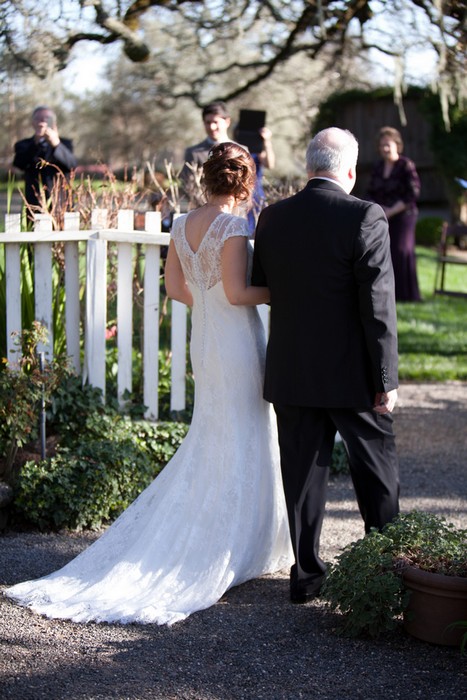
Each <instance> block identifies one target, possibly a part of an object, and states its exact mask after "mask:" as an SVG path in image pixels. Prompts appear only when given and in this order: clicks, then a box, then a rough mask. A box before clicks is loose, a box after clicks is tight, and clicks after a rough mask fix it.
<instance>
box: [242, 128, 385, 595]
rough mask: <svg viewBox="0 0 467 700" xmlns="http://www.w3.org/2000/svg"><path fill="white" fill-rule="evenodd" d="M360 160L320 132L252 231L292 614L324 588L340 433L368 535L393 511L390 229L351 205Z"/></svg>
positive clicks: (348, 146) (353, 146) (345, 142)
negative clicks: (266, 320) (267, 306)
mask: <svg viewBox="0 0 467 700" xmlns="http://www.w3.org/2000/svg"><path fill="white" fill-rule="evenodd" d="M357 156H358V144H357V141H356V139H355V137H354V136H353V135H352V134H351V133H350V132H348V131H343V130H341V129H337V128H329V129H325V130H323V131H321V132H319V133H318V134H317V135H316V136H315V137H314V138H313V139H312V141H311V142H310V144H309V146H308V149H307V170H308V174H309V177H310V180H309V181H308V183H307V185H306V187H305V188H304V189H303V190H301V191H300V192H298V193H297V194H296V195H294V196H292V197H290V198H288V199H286V200H283V201H281V202H278V203H276V204H273V205H271V206H269V207H267V208H266V209H264V210H263V212H262V213H261V216H260V218H259V221H258V226H257V230H256V238H255V252H254V263H253V279H252V282H253V284H255V285H267V286H268V287H269V289H270V292H271V323H270V338H269V343H268V349H267V358H266V372H265V384H264V397H265V399H267V400H268V401H270V402H272V403H273V404H274V409H275V411H276V415H277V423H278V431H279V443H280V450H281V467H282V476H283V483H284V490H285V496H286V501H287V508H288V515H289V524H290V531H291V537H292V544H293V548H294V553H295V560H296V563H295V564H294V566H293V567H292V570H291V579H290V595H291V600H292V602H296V603H303V602H306V601H307V600H308V599H311V598H313V597H315V596H316V595H318V593H319V590H320V587H321V585H322V583H323V581H324V578H325V573H326V567H325V564H324V562H323V561H322V560H321V559H320V557H319V538H320V533H321V526H322V522H323V518H324V512H325V503H326V489H327V480H328V471H329V469H328V467H329V463H330V459H331V453H332V449H333V444H334V439H335V435H336V431H339V433H340V435H341V437H342V440H343V442H344V445H345V447H346V450H347V453H348V456H349V464H350V471H351V475H352V480H353V484H354V488H355V492H356V497H357V502H358V506H359V509H360V513H361V515H362V517H363V520H364V523H365V530H366V532H368V531H369V530H370V528H372V527H375V528H379V529H380V528H382V527H383V526H384V525H385V524H386V523H387V522H389V521H391V520H392V519H393V518H394V517H395V516H396V515H397V513H398V511H399V500H398V499H399V478H398V460H397V454H396V447H395V440H394V434H393V429H392V416H391V412H392V410H393V408H394V405H395V403H396V400H397V387H398V376H397V372H398V369H397V327H396V306H395V297H394V275H393V270H392V264H391V255H390V247H389V235H388V223H387V220H386V216H385V214H384V212H383V210H382V209H381V207H379V206H378V205H377V204H372V203H370V202H365V201H362V200H360V199H357V198H355V197H352V196H351V195H350V191H351V190H352V187H353V185H354V183H355V169H356V163H357Z"/></svg>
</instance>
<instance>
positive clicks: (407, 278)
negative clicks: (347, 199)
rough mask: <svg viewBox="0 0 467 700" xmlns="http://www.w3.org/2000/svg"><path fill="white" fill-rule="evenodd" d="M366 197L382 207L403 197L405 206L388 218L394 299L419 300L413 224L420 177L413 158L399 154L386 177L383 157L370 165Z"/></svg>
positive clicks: (416, 213)
mask: <svg viewBox="0 0 467 700" xmlns="http://www.w3.org/2000/svg"><path fill="white" fill-rule="evenodd" d="M367 194H368V198H369V199H370V200H371V201H373V202H376V203H377V204H380V205H381V206H383V207H391V206H392V205H393V204H395V203H396V202H398V201H400V200H402V201H403V202H405V204H407V205H408V206H407V208H406V209H405V210H404V211H403V212H401V213H400V214H396V215H395V216H392V217H391V218H390V219H389V237H390V240H391V257H392V264H393V267H394V277H395V283H396V300H397V301H420V291H419V288H418V281H417V267H416V260H415V225H416V223H417V215H418V210H417V205H416V202H417V199H418V197H419V194H420V178H419V177H418V173H417V171H416V169H415V164H414V163H413V161H411V160H409V158H406V157H405V156H399V159H398V160H397V161H396V162H395V163H394V166H393V168H392V171H391V174H390V175H389V177H384V161H383V160H380V161H378V163H376V165H375V167H374V168H373V172H372V175H371V180H370V185H369V187H368V193H367Z"/></svg>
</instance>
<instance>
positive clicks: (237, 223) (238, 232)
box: [221, 216, 250, 243]
mask: <svg viewBox="0 0 467 700" xmlns="http://www.w3.org/2000/svg"><path fill="white" fill-rule="evenodd" d="M234 236H243V237H245V238H249V237H250V230H249V228H248V221H247V220H246V219H242V217H241V216H232V217H230V218H229V220H228V222H227V225H226V227H225V229H224V232H223V234H222V237H221V242H222V243H225V241H226V240H228V239H229V238H233V237H234Z"/></svg>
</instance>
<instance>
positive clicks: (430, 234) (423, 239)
mask: <svg viewBox="0 0 467 700" xmlns="http://www.w3.org/2000/svg"><path fill="white" fill-rule="evenodd" d="M442 227H443V219H442V218H441V217H439V216H425V217H423V218H422V219H419V220H418V221H417V226H416V229H415V240H416V243H417V245H424V246H428V247H429V248H430V247H432V246H437V245H438V244H439V241H440V238H441V229H442Z"/></svg>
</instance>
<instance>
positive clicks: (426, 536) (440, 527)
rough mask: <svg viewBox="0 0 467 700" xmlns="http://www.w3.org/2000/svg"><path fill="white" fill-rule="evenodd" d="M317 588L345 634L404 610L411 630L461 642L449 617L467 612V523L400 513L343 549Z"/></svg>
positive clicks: (375, 627)
mask: <svg viewBox="0 0 467 700" xmlns="http://www.w3.org/2000/svg"><path fill="white" fill-rule="evenodd" d="M322 595H323V597H324V598H325V599H326V600H327V601H328V604H329V606H330V607H331V609H333V610H338V611H340V612H341V613H343V622H342V626H341V629H342V631H343V632H344V633H346V634H348V635H352V636H355V635H358V634H361V633H367V634H370V635H371V636H378V635H379V634H381V633H382V632H384V631H385V630H390V629H393V628H394V627H395V626H396V625H397V624H398V620H399V619H400V616H401V615H402V616H403V620H404V627H405V629H406V630H407V631H408V632H409V633H410V634H412V635H414V636H416V637H418V638H420V639H423V640H425V641H429V642H433V643H436V644H448V645H456V644H459V643H461V638H462V627H461V626H460V625H457V624H455V623H458V622H460V621H462V620H465V619H467V530H463V529H459V528H456V527H454V525H452V524H450V523H447V522H446V520H445V519H444V518H442V517H440V516H437V515H434V514H432V513H425V512H418V511H413V512H411V513H406V514H401V515H399V516H398V517H397V518H396V519H395V520H394V521H393V522H392V523H389V524H388V525H386V526H385V527H384V528H383V530H382V532H378V531H377V530H372V531H371V532H370V533H369V534H368V535H367V536H366V537H364V538H363V539H360V540H358V541H356V542H352V543H351V544H349V545H348V546H347V547H345V548H344V550H343V551H342V553H341V554H340V555H339V556H338V557H337V561H336V563H335V564H332V565H331V566H330V569H329V575H328V577H327V579H326V582H325V585H324V587H323V590H322Z"/></svg>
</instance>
